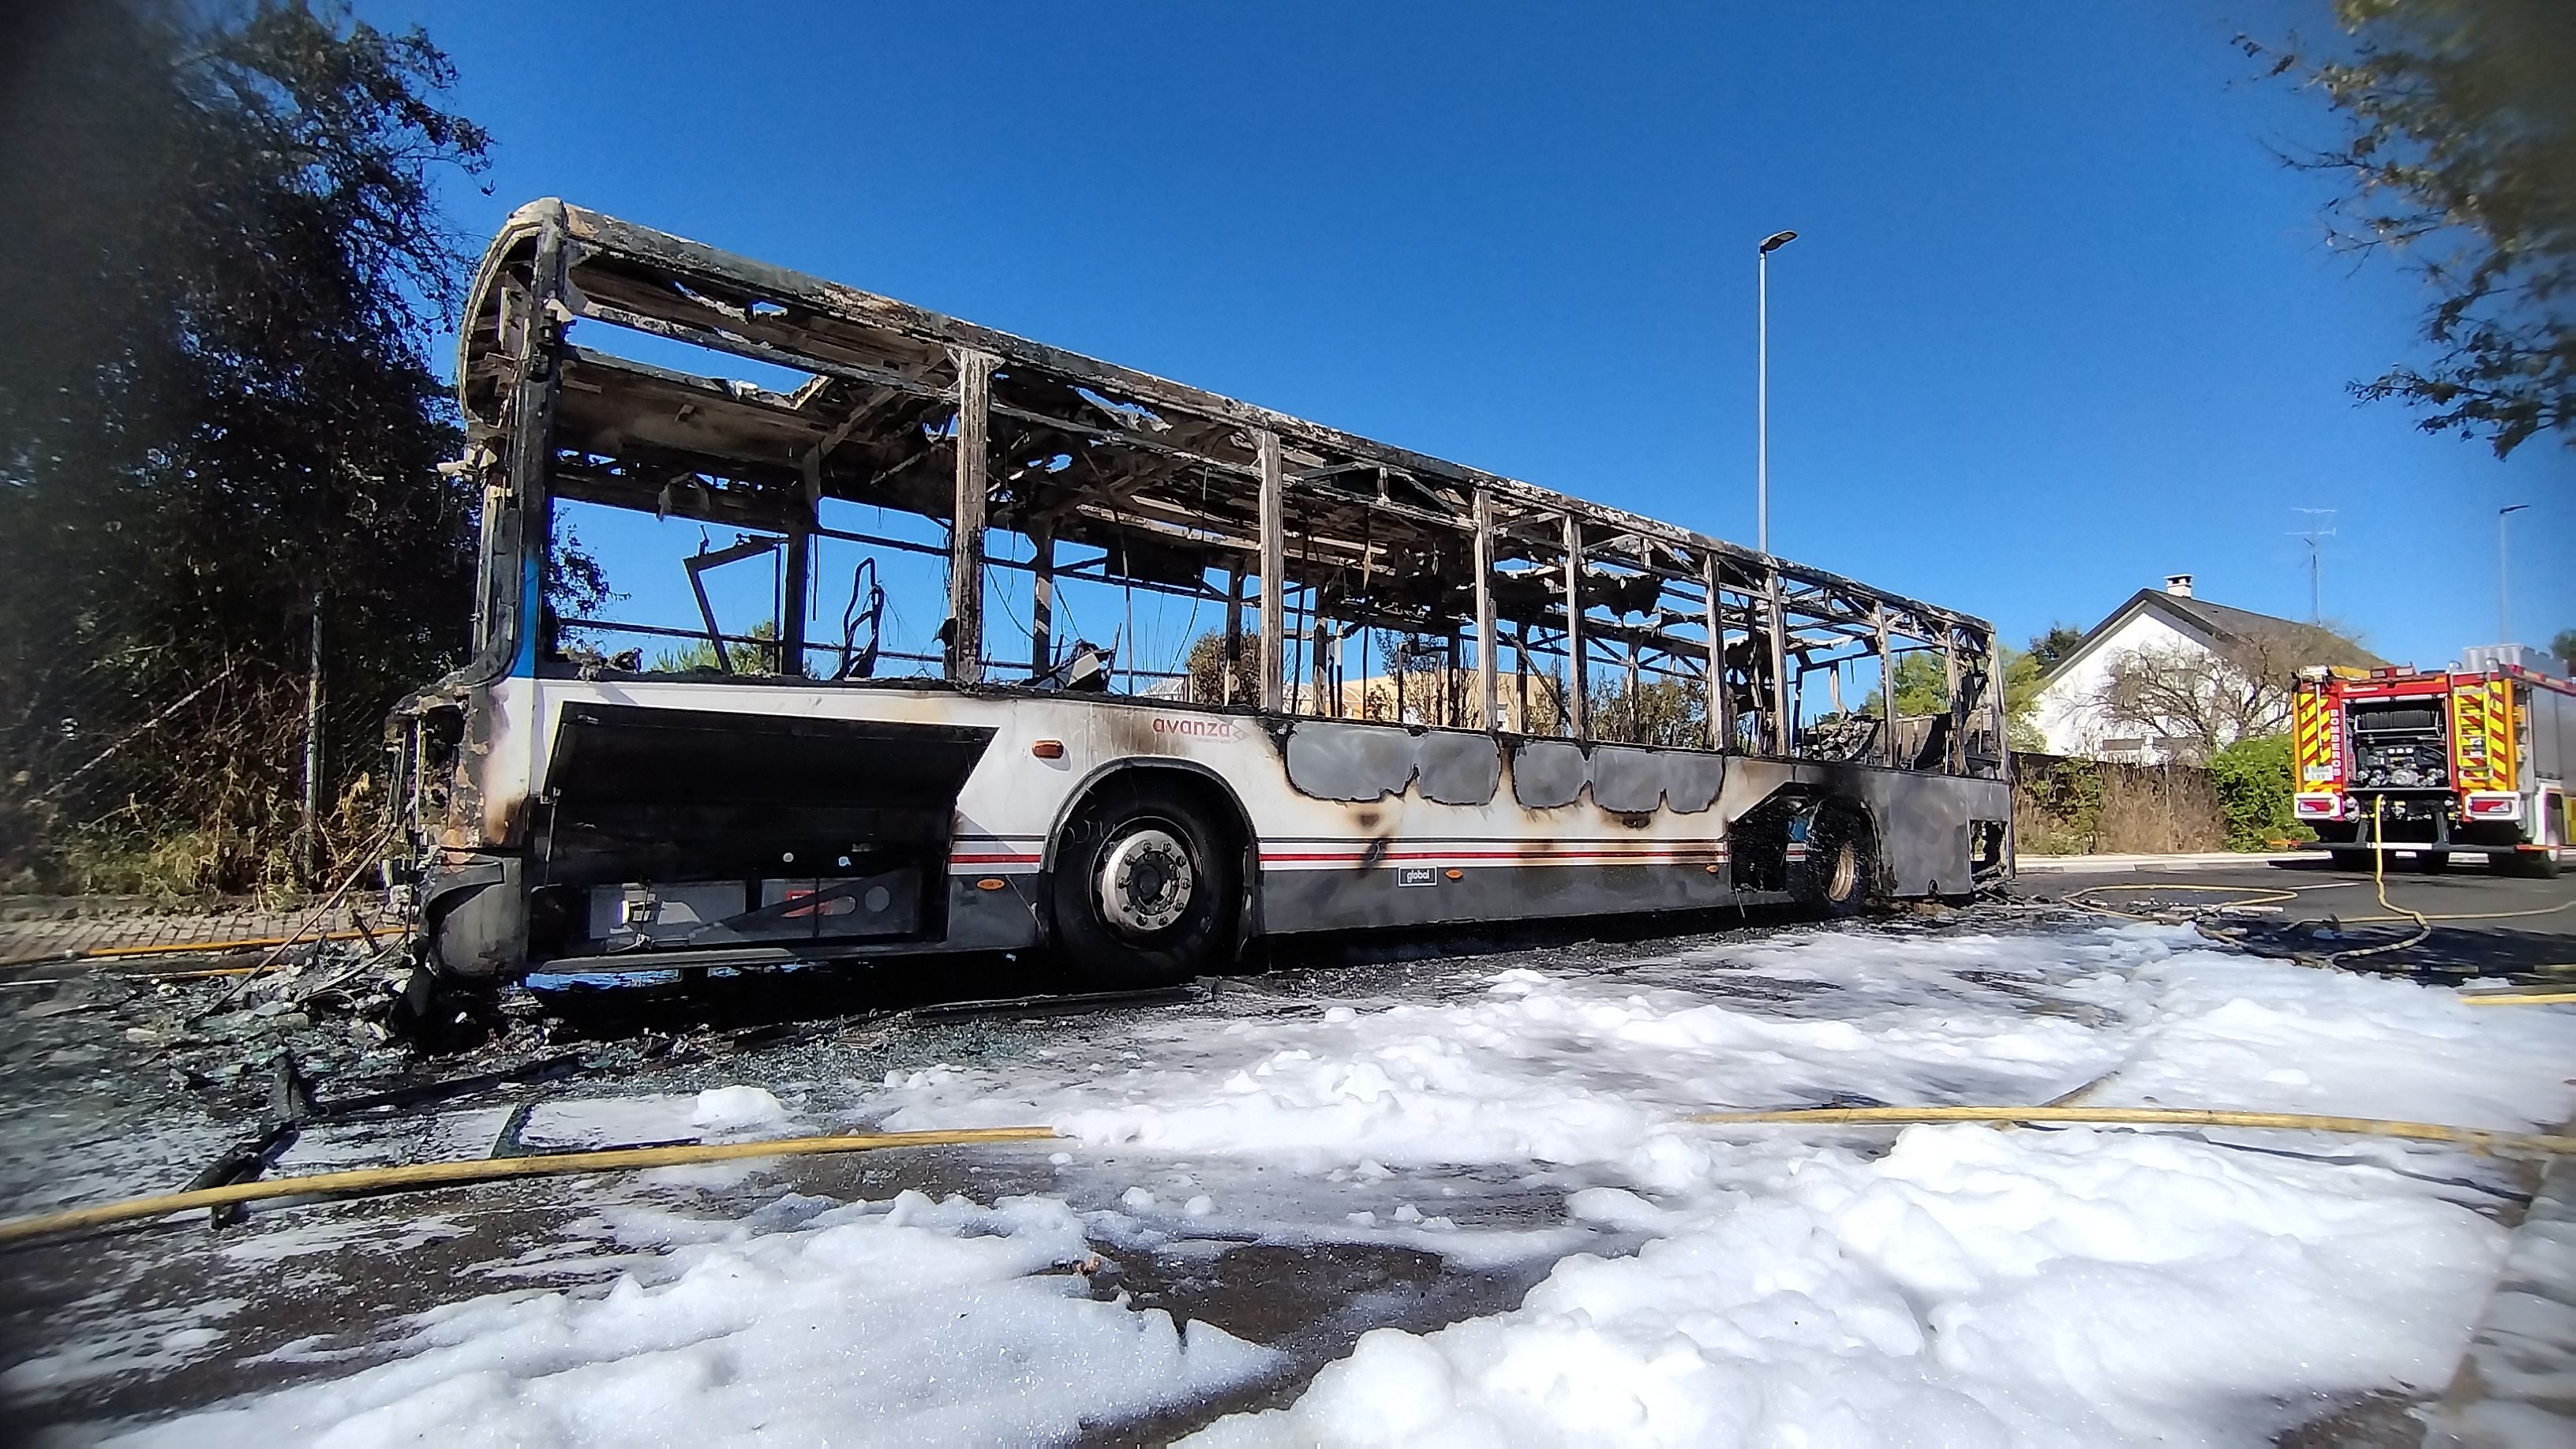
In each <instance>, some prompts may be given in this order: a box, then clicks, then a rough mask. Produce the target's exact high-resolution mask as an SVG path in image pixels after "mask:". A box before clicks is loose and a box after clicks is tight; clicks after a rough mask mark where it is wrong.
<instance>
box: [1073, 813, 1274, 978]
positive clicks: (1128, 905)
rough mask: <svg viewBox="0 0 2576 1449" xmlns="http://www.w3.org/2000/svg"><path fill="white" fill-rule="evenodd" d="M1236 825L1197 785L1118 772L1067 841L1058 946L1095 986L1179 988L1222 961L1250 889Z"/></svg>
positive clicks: (1076, 972)
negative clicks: (1176, 785)
mask: <svg viewBox="0 0 2576 1449" xmlns="http://www.w3.org/2000/svg"><path fill="white" fill-rule="evenodd" d="M1235 874H1236V862H1235V860H1234V853H1233V851H1232V848H1231V847H1230V846H1229V844H1228V833H1227V832H1226V831H1225V830H1224V828H1223V827H1222V825H1221V823H1220V822H1219V820H1218V819H1217V818H1216V817H1215V815H1214V812H1212V811H1211V810H1209V809H1208V807H1207V806H1206V805H1204V804H1203V803H1201V802H1200V801H1199V800H1197V799H1196V798H1194V797H1193V796H1192V794H1191V793H1189V792H1186V791H1181V790H1174V789H1170V788H1167V787H1160V786H1156V785H1151V784H1142V783H1131V782H1124V781H1116V780H1113V781H1111V782H1110V783H1109V784H1107V785H1106V786H1104V787H1103V788H1102V789H1101V791H1100V792H1099V793H1098V794H1096V795H1094V796H1093V797H1092V798H1091V799H1090V800H1087V801H1085V802H1084V803H1083V806H1082V808H1081V810H1080V811H1078V812H1077V813H1076V814H1075V816H1074V818H1073V820H1072V821H1071V823H1069V824H1068V825H1067V826H1066V827H1065V832H1064V835H1063V837H1062V838H1061V839H1060V840H1059V841H1058V842H1057V847H1056V862H1055V871H1054V873H1053V876H1052V879H1051V880H1050V883H1049V885H1050V895H1051V903H1052V905H1053V906H1054V911H1055V928H1056V938H1057V943H1058V945H1059V946H1060V947H1061V948H1062V949H1063V952H1064V955H1065V958H1066V961H1067V964H1068V965H1069V966H1070V967H1071V968H1072V973H1073V976H1074V978H1075V980H1076V981H1077V982H1078V983H1079V984H1080V985H1081V986H1082V987H1083V988H1085V989H1087V990H1092V991H1145V990H1152V989H1155V988H1158V987H1166V986H1177V985H1179V984H1180V983H1182V982H1184V981H1187V980H1189V979H1190V978H1191V977H1193V976H1198V975H1202V974H1204V973H1206V972H1208V971H1210V970H1213V969H1215V968H1216V967H1217V966H1218V965H1219V964H1221V961H1222V957H1223V954H1224V952H1225V950H1226V948H1227V946H1228V945H1229V944H1230V943H1231V942H1232V941H1233V939H1234V934H1235V932H1234V923H1235V915H1236V911H1237V910H1238V908H1239V905H1240V897H1241V894H1242V888H1241V886H1240V884H1239V883H1238V882H1237V881H1236V880H1235Z"/></svg>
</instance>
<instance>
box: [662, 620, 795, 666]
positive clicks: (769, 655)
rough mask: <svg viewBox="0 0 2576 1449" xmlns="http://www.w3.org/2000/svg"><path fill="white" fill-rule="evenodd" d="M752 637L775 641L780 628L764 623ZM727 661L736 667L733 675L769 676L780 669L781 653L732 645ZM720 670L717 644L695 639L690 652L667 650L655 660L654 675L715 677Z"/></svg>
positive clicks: (728, 647) (755, 628)
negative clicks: (711, 674) (703, 675)
mask: <svg viewBox="0 0 2576 1449" xmlns="http://www.w3.org/2000/svg"><path fill="white" fill-rule="evenodd" d="M750 637H751V638H754V639H775V638H777V637H778V625H777V624H775V623H773V622H771V621H770V620H767V619H763V620H761V621H760V622H759V623H757V624H754V625H752V626H751V635H750ZM724 657H725V660H726V662H727V663H730V664H731V665H732V666H733V672H734V673H736V674H768V673H772V672H774V671H776V669H777V668H778V652H777V651H776V650H774V649H767V648H763V647H762V646H761V645H758V644H745V643H742V642H740V641H738V640H737V641H735V642H732V643H728V644H726V645H725V652H724ZM717 667H718V666H717V664H716V646H715V641H713V640H711V639H693V640H691V641H690V642H689V647H687V648H686V649H672V650H666V651H664V652H663V653H660V654H657V655H655V656H653V669H652V672H653V673H655V674H692V673H697V672H700V671H704V672H707V673H713V672H715V670H716V669H717Z"/></svg>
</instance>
